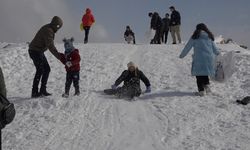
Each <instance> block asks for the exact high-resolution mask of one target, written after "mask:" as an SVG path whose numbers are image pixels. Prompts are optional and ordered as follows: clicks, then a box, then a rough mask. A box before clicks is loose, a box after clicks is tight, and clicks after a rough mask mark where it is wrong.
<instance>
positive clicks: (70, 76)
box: [65, 71, 80, 94]
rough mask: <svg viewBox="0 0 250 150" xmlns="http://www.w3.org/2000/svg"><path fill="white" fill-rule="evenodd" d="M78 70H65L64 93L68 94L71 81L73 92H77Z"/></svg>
mask: <svg viewBox="0 0 250 150" xmlns="http://www.w3.org/2000/svg"><path fill="white" fill-rule="evenodd" d="M79 74H80V73H79V71H77V72H67V75H66V83H65V93H66V94H69V90H70V86H71V84H72V82H73V85H74V87H75V92H76V93H77V92H79V79H80V77H79Z"/></svg>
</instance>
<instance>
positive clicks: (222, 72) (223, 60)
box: [213, 51, 235, 82]
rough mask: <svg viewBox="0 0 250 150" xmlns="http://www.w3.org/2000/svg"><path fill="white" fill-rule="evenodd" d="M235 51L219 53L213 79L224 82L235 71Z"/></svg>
mask: <svg viewBox="0 0 250 150" xmlns="http://www.w3.org/2000/svg"><path fill="white" fill-rule="evenodd" d="M234 65H235V60H234V53H233V52H232V51H231V52H228V53H226V54H224V55H223V56H221V55H219V56H217V58H216V62H215V76H214V77H213V80H215V81H218V82H224V81H226V80H227V79H229V78H230V77H231V76H232V75H233V73H234Z"/></svg>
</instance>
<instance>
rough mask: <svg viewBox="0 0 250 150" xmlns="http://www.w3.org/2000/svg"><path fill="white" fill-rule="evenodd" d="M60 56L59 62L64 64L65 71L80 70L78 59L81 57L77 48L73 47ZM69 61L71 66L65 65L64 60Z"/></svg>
mask: <svg viewBox="0 0 250 150" xmlns="http://www.w3.org/2000/svg"><path fill="white" fill-rule="evenodd" d="M62 55H63V56H61V62H62V63H63V64H64V65H65V69H66V71H67V72H74V71H80V61H81V57H80V55H79V50H78V49H74V50H73V51H72V52H71V53H70V54H68V55H65V54H62ZM68 61H70V62H71V63H72V66H71V67H68V66H67V65H66V62H68Z"/></svg>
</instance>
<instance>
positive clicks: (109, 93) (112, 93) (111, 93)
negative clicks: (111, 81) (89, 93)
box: [103, 89, 117, 95]
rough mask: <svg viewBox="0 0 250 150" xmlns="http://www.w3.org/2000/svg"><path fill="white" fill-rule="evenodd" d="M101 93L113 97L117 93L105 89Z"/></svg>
mask: <svg viewBox="0 0 250 150" xmlns="http://www.w3.org/2000/svg"><path fill="white" fill-rule="evenodd" d="M103 92H104V93H105V94H107V95H115V94H116V93H117V90H114V89H105V90H104V91H103Z"/></svg>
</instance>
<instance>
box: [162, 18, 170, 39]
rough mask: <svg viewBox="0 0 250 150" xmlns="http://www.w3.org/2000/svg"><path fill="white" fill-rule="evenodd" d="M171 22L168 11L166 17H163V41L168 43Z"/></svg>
mask: <svg viewBox="0 0 250 150" xmlns="http://www.w3.org/2000/svg"><path fill="white" fill-rule="evenodd" d="M169 23H170V19H169V14H168V13H166V15H165V18H163V19H162V42H164V43H165V44H167V41H168V31H169Z"/></svg>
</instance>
